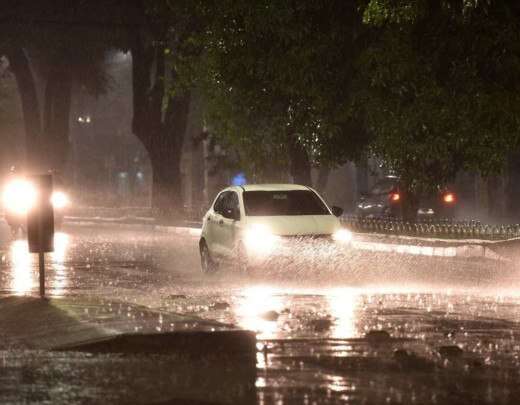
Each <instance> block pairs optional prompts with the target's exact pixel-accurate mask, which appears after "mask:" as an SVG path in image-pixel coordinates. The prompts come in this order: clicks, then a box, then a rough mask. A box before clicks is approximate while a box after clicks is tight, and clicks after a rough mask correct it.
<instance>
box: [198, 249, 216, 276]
mask: <svg viewBox="0 0 520 405" xmlns="http://www.w3.org/2000/svg"><path fill="white" fill-rule="evenodd" d="M200 268H201V270H202V272H203V273H204V274H211V273H214V272H215V271H216V270H217V265H216V263H215V262H214V260H213V258H212V257H211V253H210V251H209V249H208V245H207V244H206V242H204V241H203V242H202V243H201V244H200Z"/></svg>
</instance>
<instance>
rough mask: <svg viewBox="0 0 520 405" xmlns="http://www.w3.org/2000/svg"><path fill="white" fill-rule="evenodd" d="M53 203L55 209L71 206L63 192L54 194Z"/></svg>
mask: <svg viewBox="0 0 520 405" xmlns="http://www.w3.org/2000/svg"><path fill="white" fill-rule="evenodd" d="M51 203H52V206H53V207H54V208H57V209H60V208H63V207H65V206H67V205H68V204H69V197H67V194H65V193H64V192H63V191H55V192H53V193H52V197H51Z"/></svg>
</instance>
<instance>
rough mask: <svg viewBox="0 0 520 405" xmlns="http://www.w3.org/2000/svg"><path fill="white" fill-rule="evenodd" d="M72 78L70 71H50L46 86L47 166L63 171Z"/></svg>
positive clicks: (66, 146)
mask: <svg viewBox="0 0 520 405" xmlns="http://www.w3.org/2000/svg"><path fill="white" fill-rule="evenodd" d="M71 91H72V78H71V76H70V74H68V72H65V71H61V70H58V71H53V72H50V73H49V76H48V78H47V83H46V86H45V115H44V133H45V138H44V145H43V148H42V150H43V151H45V152H46V157H47V162H46V166H47V169H49V170H51V169H52V170H55V171H58V172H60V173H62V172H63V170H64V168H65V164H66V162H67V156H68V152H69V122H70V107H71Z"/></svg>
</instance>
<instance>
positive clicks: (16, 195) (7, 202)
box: [3, 179, 36, 215]
mask: <svg viewBox="0 0 520 405" xmlns="http://www.w3.org/2000/svg"><path fill="white" fill-rule="evenodd" d="M35 202H36V188H35V187H34V185H33V184H32V183H31V182H29V181H27V180H23V179H17V180H13V181H11V182H10V183H8V184H7V185H6V186H5V188H4V193H3V203H4V208H5V209H6V210H7V211H9V212H11V213H13V214H16V215H25V214H27V212H29V211H30V210H31V208H32V207H33V206H34V204H35Z"/></svg>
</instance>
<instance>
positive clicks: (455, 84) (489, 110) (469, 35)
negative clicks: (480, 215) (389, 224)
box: [353, 0, 520, 217]
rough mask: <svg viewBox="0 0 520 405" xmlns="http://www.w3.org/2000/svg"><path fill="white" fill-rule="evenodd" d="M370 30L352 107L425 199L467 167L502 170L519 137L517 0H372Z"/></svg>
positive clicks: (408, 190) (367, 15)
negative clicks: (474, 0) (428, 194)
mask: <svg viewBox="0 0 520 405" xmlns="http://www.w3.org/2000/svg"><path fill="white" fill-rule="evenodd" d="M363 10H364V23H365V24H366V25H367V27H369V28H370V31H371V35H370V41H369V44H368V46H367V48H366V49H365V50H364V51H363V52H362V54H361V56H360V58H359V61H358V64H357V73H356V85H355V88H356V89H355V91H354V93H355V97H354V101H353V111H354V112H355V114H356V115H358V116H361V117H363V121H364V125H365V127H366V128H367V130H368V131H370V132H371V134H372V135H373V139H374V142H373V144H372V145H371V151H372V152H373V153H374V154H375V155H377V156H379V157H380V158H382V159H383V160H384V162H385V163H386V165H387V167H388V168H390V169H392V170H394V171H395V172H397V174H399V175H400V178H401V183H402V189H403V192H404V193H405V194H407V195H408V197H409V198H407V199H406V200H407V201H408V202H409V205H408V206H407V207H406V215H407V216H408V217H414V216H415V213H416V207H417V201H418V197H419V196H420V195H422V194H424V193H428V192H432V191H433V190H434V189H436V188H437V187H438V186H441V185H445V184H446V183H448V182H450V181H451V180H453V179H454V177H455V175H456V173H457V172H458V171H460V170H478V171H480V172H481V173H484V174H488V173H496V172H498V171H500V170H501V168H502V167H503V165H504V163H505V160H506V158H507V154H508V152H509V150H511V148H514V147H515V146H516V145H517V144H518V141H519V133H520V132H519V130H520V115H519V112H520V93H519V90H520V81H519V77H520V76H519V73H520V53H519V50H520V48H519V44H520V42H519V39H520V38H519V35H520V30H519V28H520V27H519V19H518V15H519V14H518V11H519V10H518V6H516V5H513V4H512V3H511V2H506V1H494V2H464V1H457V0H453V1H439V0H422V1H413V2H412V1H404V2H392V1H390V0H371V1H368V2H366V3H365V5H364V9H363Z"/></svg>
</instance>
